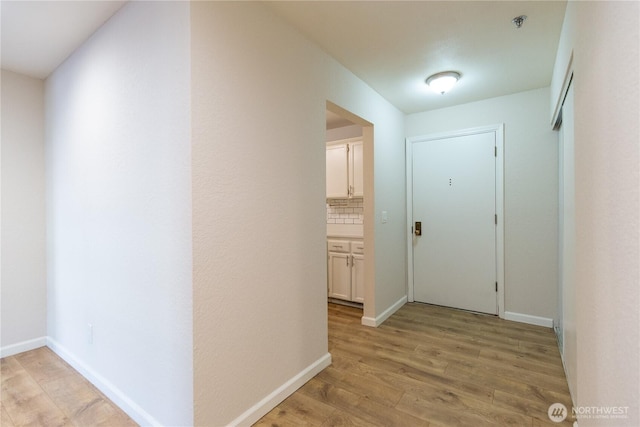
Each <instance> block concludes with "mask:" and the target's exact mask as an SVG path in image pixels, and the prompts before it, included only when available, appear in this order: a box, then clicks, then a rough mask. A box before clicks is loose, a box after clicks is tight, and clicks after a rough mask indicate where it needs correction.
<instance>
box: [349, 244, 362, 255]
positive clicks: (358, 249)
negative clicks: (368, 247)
mask: <svg viewBox="0 0 640 427" xmlns="http://www.w3.org/2000/svg"><path fill="white" fill-rule="evenodd" d="M351 253H354V254H364V242H351Z"/></svg>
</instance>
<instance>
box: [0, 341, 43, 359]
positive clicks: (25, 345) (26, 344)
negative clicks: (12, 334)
mask: <svg viewBox="0 0 640 427" xmlns="http://www.w3.org/2000/svg"><path fill="white" fill-rule="evenodd" d="M45 345H47V337H40V338H34V339H32V340H27V341H22V342H18V343H15V344H11V345H5V346H4V347H2V348H0V357H9V356H13V355H14V354H18V353H23V352H25V351H29V350H35V349H36V348H40V347H44V346H45Z"/></svg>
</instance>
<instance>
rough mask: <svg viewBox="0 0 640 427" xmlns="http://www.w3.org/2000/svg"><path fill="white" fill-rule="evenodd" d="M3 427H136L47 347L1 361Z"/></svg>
mask: <svg viewBox="0 0 640 427" xmlns="http://www.w3.org/2000/svg"><path fill="white" fill-rule="evenodd" d="M0 368H1V373H0V377H1V379H2V394H1V397H0V411H1V415H2V418H1V420H0V425H1V426H2V427H13V426H15V427H18V426H47V427H49V426H52V427H53V426H77V427H81V426H110V427H111V426H113V427H128V426H136V425H137V424H136V423H135V422H133V420H131V419H130V418H129V417H128V416H127V415H126V414H125V413H124V412H123V411H122V410H121V409H120V408H118V407H117V406H116V405H115V404H113V403H112V402H111V401H110V400H109V399H108V398H107V397H106V396H105V395H103V394H102V393H101V392H100V391H98V389H96V388H95V387H94V386H93V385H92V384H91V383H89V381H87V380H86V379H84V378H83V377H82V376H81V375H80V374H79V373H78V372H77V371H76V370H74V369H73V368H72V367H71V366H69V365H68V364H67V363H66V362H64V361H63V360H62V359H61V358H60V357H58V356H57V355H56V354H55V353H54V352H53V351H51V350H50V349H49V348H47V347H41V348H38V349H35V350H32V351H28V352H25V353H20V354H16V355H15V356H10V357H5V358H2V359H0Z"/></svg>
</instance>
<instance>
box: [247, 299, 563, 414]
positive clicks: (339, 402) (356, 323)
mask: <svg viewBox="0 0 640 427" xmlns="http://www.w3.org/2000/svg"><path fill="white" fill-rule="evenodd" d="M361 317H362V310H359V309H356V308H351V307H344V306H339V305H335V304H330V305H329V351H330V353H331V355H332V360H333V363H332V365H331V366H329V367H328V368H327V369H325V370H324V371H322V372H321V373H320V374H318V375H317V376H316V377H315V378H313V379H312V380H311V381H310V382H308V383H307V384H305V385H304V386H303V387H302V388H300V389H299V390H298V391H296V392H295V393H294V394H293V395H291V396H290V397H289V398H287V399H286V400H285V401H284V402H282V403H281V404H280V405H278V406H277V407H276V408H275V409H274V410H273V411H271V412H269V413H268V414H267V415H265V416H264V417H263V418H262V419H261V420H260V421H258V422H257V423H256V424H255V425H257V426H304V425H309V426H347V425H349V426H374V425H377V426H428V425H430V426H483V425H487V426H489V425H491V426H531V427H535V426H561V425H565V426H570V425H572V421H570V420H569V419H567V420H566V421H565V422H564V423H561V424H560V423H554V422H551V421H550V419H549V418H548V415H547V411H548V408H549V406H550V405H551V404H553V403H556V402H559V403H562V404H564V405H565V406H566V407H567V408H568V410H569V412H570V411H571V400H570V397H569V390H568V387H567V381H566V378H565V375H564V371H563V369H562V364H561V361H560V354H559V352H558V348H557V344H556V338H555V335H554V334H553V332H552V330H551V329H547V328H542V327H537V326H531V325H525V324H521V323H515V322H509V321H505V320H501V319H499V318H497V317H494V316H485V315H480V314H473V313H468V312H464V311H459V310H453V309H447V308H443V307H437V306H430V305H425V304H407V305H405V306H404V307H403V308H401V309H400V310H399V311H398V312H397V313H395V314H394V315H393V316H392V317H391V318H389V319H388V320H387V321H386V322H384V324H383V325H381V326H380V327H378V328H369V327H365V326H361V325H360V318H361ZM569 418H570V417H569Z"/></svg>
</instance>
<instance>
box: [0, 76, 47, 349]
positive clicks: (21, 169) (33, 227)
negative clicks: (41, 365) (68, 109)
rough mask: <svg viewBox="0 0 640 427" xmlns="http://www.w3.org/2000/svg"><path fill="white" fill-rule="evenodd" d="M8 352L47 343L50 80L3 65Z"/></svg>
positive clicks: (4, 305) (4, 293)
mask: <svg viewBox="0 0 640 427" xmlns="http://www.w3.org/2000/svg"><path fill="white" fill-rule="evenodd" d="M1 83H2V95H1V98H2V178H1V180H2V192H1V194H2V231H1V233H2V239H1V240H2V252H1V253H2V266H1V267H0V268H1V269H0V272H1V274H2V286H1V289H2V294H1V297H0V299H1V300H2V308H1V313H2V314H1V315H2V318H1V319H0V323H1V324H2V330H1V331H0V337H1V341H0V347H1V349H2V350H1V353H2V356H7V355H10V354H14V353H19V352H21V351H25V350H30V349H32V348H35V347H39V346H42V345H44V344H45V336H46V332H47V328H46V312H47V310H46V281H45V210H44V209H45V208H44V186H45V184H44V82H43V81H41V80H36V79H32V78H29V77H25V76H21V75H19V74H15V73H13V72H9V71H5V70H2V82H1Z"/></svg>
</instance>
